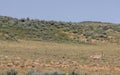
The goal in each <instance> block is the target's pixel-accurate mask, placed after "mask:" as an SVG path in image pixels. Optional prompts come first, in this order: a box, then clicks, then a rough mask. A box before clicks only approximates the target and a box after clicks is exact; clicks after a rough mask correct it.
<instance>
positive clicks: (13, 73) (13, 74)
mask: <svg viewBox="0 0 120 75" xmlns="http://www.w3.org/2000/svg"><path fill="white" fill-rule="evenodd" d="M7 75H17V71H16V70H14V69H10V70H8V71H7Z"/></svg>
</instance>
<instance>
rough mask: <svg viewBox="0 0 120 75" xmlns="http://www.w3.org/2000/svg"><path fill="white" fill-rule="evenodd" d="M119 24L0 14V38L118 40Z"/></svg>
mask: <svg viewBox="0 0 120 75" xmlns="http://www.w3.org/2000/svg"><path fill="white" fill-rule="evenodd" d="M119 34H120V25H119V24H112V23H101V22H89V21H88V22H87V21H85V22H76V23H74V22H56V21H44V20H36V19H35V20H32V19H29V18H27V19H16V18H11V17H6V16H0V39H2V40H18V39H25V40H37V41H38V40H42V41H43V40H46V41H57V42H74V43H93V42H94V41H95V42H96V41H102V42H114V43H119V42H120V35H119Z"/></svg>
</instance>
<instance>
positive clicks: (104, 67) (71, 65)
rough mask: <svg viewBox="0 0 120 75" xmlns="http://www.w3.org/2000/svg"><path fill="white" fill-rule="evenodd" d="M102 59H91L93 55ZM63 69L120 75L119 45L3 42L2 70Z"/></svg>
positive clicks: (0, 49) (0, 63)
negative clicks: (119, 74)
mask: <svg viewBox="0 0 120 75" xmlns="http://www.w3.org/2000/svg"><path fill="white" fill-rule="evenodd" d="M96 55H98V56H100V55H103V56H101V57H100V58H95V59H94V58H92V56H96ZM11 67H12V68H17V69H22V70H23V69H25V70H27V69H31V68H37V69H40V70H49V69H62V70H64V71H70V70H78V71H79V70H81V71H82V70H85V71H87V72H91V71H98V72H113V73H114V75H118V73H120V46H119V45H118V44H111V43H101V44H96V45H89V44H68V43H55V42H41V41H40V42H38V41H24V40H21V41H20V42H10V41H7V42H6V41H0V69H1V70H4V69H8V68H11Z"/></svg>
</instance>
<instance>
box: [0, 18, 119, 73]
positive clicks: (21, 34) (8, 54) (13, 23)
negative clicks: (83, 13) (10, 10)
mask: <svg viewBox="0 0 120 75" xmlns="http://www.w3.org/2000/svg"><path fill="white" fill-rule="evenodd" d="M119 34H120V25H119V24H112V23H101V22H80V23H71V22H56V21H40V20H30V19H19V20H18V19H15V18H11V17H5V16H2V17H0V58H1V59H0V60H2V61H1V63H5V64H9V63H11V62H12V63H13V62H14V60H16V58H17V57H20V58H21V59H20V60H19V61H20V64H23V65H24V64H25V62H26V61H27V60H30V61H32V62H31V64H32V63H33V61H35V60H37V59H39V60H40V62H39V66H38V65H37V66H38V67H37V68H38V69H40V70H41V69H56V68H57V69H63V70H65V71H66V70H73V69H75V68H76V67H77V66H78V65H82V66H84V65H85V66H84V67H83V68H80V69H77V70H82V69H83V70H86V71H88V72H89V71H95V68H94V67H96V66H97V69H98V71H100V72H103V71H105V72H114V75H115V74H116V75H118V74H117V73H119V71H120V68H119V66H120V62H119V60H120V55H119V54H120V47H119V43H120V35H119ZM8 40H13V41H8ZM15 40H16V41H17V40H18V41H19V42H15ZM33 40H35V41H33ZM48 41H49V42H48ZM56 42H57V43H56ZM58 42H60V43H58ZM111 42H112V43H111ZM86 43H94V44H86ZM95 44H96V45H95ZM102 53H104V55H105V56H103V57H102V59H100V60H97V61H96V60H95V61H94V60H91V59H90V58H89V57H90V56H91V55H96V54H97V55H101V54H102ZM53 61H55V62H54V64H55V63H61V61H62V62H63V63H62V65H64V63H65V64H68V65H69V67H66V68H64V67H55V65H53V66H52V67H47V66H42V67H41V66H40V65H41V64H50V63H51V62H53ZM74 61H75V62H78V63H79V64H73V62H74ZM29 63H30V62H29ZM32 65H34V64H32ZM59 65H60V64H59ZM86 66H87V67H86ZM91 67H92V68H91ZM99 67H104V68H103V70H100V69H99ZM106 67H107V68H106ZM116 67H117V69H116ZM0 68H1V70H4V69H6V67H0ZM7 69H8V68H7ZM20 70H22V71H25V70H26V69H20Z"/></svg>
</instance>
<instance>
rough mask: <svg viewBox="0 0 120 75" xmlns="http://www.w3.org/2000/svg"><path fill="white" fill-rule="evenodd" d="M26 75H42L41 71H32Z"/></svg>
mask: <svg viewBox="0 0 120 75" xmlns="http://www.w3.org/2000/svg"><path fill="white" fill-rule="evenodd" d="M26 75H40V71H38V70H34V69H32V70H30V71H28V73H27V74H26Z"/></svg>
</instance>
